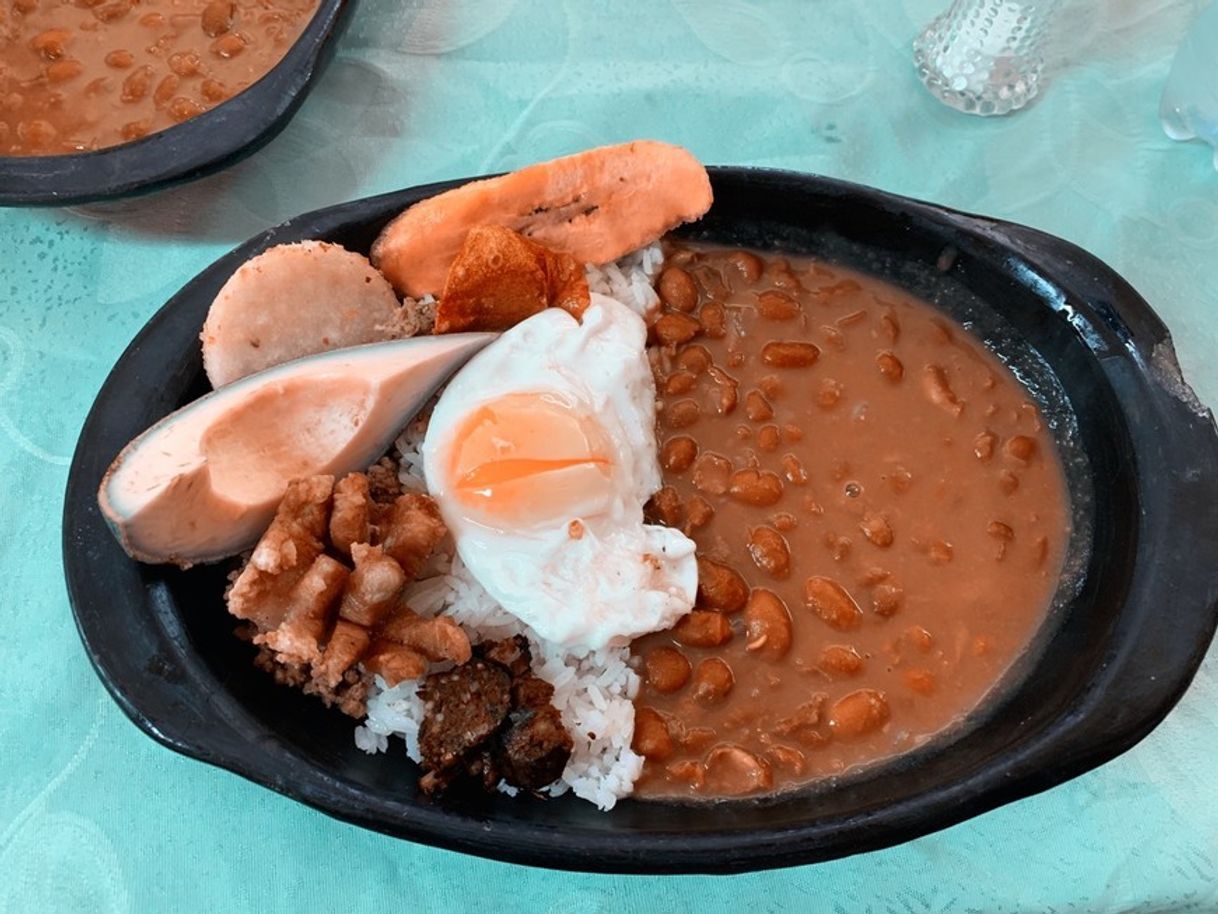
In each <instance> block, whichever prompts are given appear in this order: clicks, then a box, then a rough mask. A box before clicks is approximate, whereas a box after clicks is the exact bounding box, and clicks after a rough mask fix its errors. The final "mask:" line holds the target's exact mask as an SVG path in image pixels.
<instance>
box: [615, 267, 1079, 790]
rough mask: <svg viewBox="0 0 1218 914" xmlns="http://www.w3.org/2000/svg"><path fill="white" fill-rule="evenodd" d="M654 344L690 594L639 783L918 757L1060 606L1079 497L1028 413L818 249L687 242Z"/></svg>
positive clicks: (951, 334) (651, 694)
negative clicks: (763, 251) (798, 254)
mask: <svg viewBox="0 0 1218 914" xmlns="http://www.w3.org/2000/svg"><path fill="white" fill-rule="evenodd" d="M657 287H658V291H659V293H660V296H661V299H662V302H663V306H662V308H661V309H660V311H659V313H658V314H657V315H656V317H655V320H654V323H653V326H652V334H653V337H654V340H653V341H654V343H655V346H654V347H653V349H652V356H653V364H654V365H655V368H656V375H657V383H658V387H659V392H660V393H659V399H660V412H659V440H660V443H661V463H662V466H663V470H664V481H665V487H664V488H663V489H662V490H661V491H660V492H659V493H658V494H657V495H656V497H655V498H654V499H653V501H652V503H651V504H650V505H649V512H650V515H651V517H652V519H653V520H656V521H658V522H661V523H665V524H669V525H671V526H675V527H680V528H681V529H683V530H684V531H685V532H686V533H687V534H688V535H689V536H691V537H692V538H693V539H694V540H695V542H696V543H697V547H698V557H699V559H698V566H699V587H698V605H697V606H696V608H695V609H694V611H693V612H691V613H690V614H689V615H688V616H687V617H685V618H684V619H683V620H682V621H681V622H680V623H679V624H678V625H677V626H676V627H675V628H674V629H673V630H672V631H668V632H661V633H658V634H654V635H649V636H647V637H645V638H642V639H639V640H638V641H636V642H635V645H634V650H635V654H636V656H637V658H638V660H639V664H640V670H641V672H642V674H643V686H642V689H641V691H640V694H639V696H638V698H637V700H636V709H637V714H636V727H635V748H636V750H637V751H639V752H640V753H641V754H643V755H644V756H645V757H646V759H647V763H646V766H645V768H644V773H643V777H642V778H641V779H640V781H639V783H638V786H637V789H636V793H637V794H639V795H643V796H647V795H651V796H673V795H681V796H691V795H692V796H700V797H717V796H732V795H741V794H747V793H764V792H768V791H774V790H779V789H782V788H785V787H790V786H793V785H796V784H802V783H806V782H809V781H813V780H816V779H819V778H823V777H826V776H829V775H835V774H838V773H841V772H844V771H846V770H848V769H851V768H854V767H856V766H861V765H866V764H869V763H872V762H875V761H878V760H881V759H885V758H889V757H891V756H894V755H897V754H899V753H902V752H906V751H908V750H910V749H912V748H914V747H916V746H918V745H920V744H922V743H924V742H926V741H927V740H928V739H930V738H931V737H933V736H934V735H935V734H936V733H939V732H940V731H942V730H944V729H945V728H947V727H949V726H951V725H952V724H953V723H955V722H957V721H959V720H960V719H961V717H962V716H963V715H964V714H966V713H967V712H969V711H970V710H972V709H973V708H974V707H976V706H977V705H978V704H979V703H980V702H981V701H982V700H983V699H984V698H985V696H986V693H987V692H989V691H990V689H991V688H992V687H993V686H994V685H995V684H996V683H997V682H998V680H999V679H1000V678H1001V677H1002V676H1003V674H1004V673H1005V672H1006V671H1007V669H1008V668H1009V667H1010V666H1011V664H1012V662H1013V661H1014V660H1015V659H1016V657H1017V656H1018V655H1019V654H1020V653H1021V652H1022V651H1023V650H1024V649H1025V648H1026V647H1027V646H1028V644H1029V642H1030V640H1031V639H1032V637H1033V635H1034V633H1035V632H1036V630H1037V628H1038V626H1039V625H1040V624H1041V622H1042V621H1043V620H1044V619H1045V617H1046V614H1047V612H1048V608H1049V605H1050V602H1051V600H1052V597H1053V593H1054V591H1055V588H1056V584H1057V581H1058V577H1059V574H1060V572H1061V568H1062V562H1063V554H1064V551H1065V546H1066V543H1067V540H1068V538H1069V537H1068V535H1069V527H1070V520H1069V506H1068V497H1067V493H1066V488H1065V480H1064V476H1063V472H1062V467H1061V464H1060V462H1059V458H1058V455H1057V453H1056V449H1055V445H1054V443H1053V441H1052V439H1051V438H1050V436H1049V435H1048V434H1047V432H1046V429H1045V426H1044V421H1043V419H1042V417H1041V414H1040V412H1039V411H1038V409H1037V407H1036V406H1035V405H1034V404H1033V403H1032V401H1031V400H1030V399H1029V397H1028V394H1027V392H1026V391H1025V390H1024V389H1023V388H1022V387H1021V385H1020V384H1019V383H1018V382H1017V381H1016V379H1015V377H1014V376H1013V375H1012V374H1011V373H1010V372H1009V371H1008V370H1007V369H1006V368H1005V367H1004V366H1003V365H1002V364H1001V363H999V362H998V360H997V359H995V358H994V357H993V356H992V355H991V354H990V353H989V352H988V351H987V350H986V349H985V347H984V346H983V345H982V344H981V343H980V341H978V340H977V339H975V338H973V337H972V336H971V335H970V334H969V333H968V332H967V331H966V330H965V329H963V328H962V327H960V326H958V325H956V324H954V323H953V322H951V321H950V320H948V319H947V318H945V317H944V316H943V315H942V314H941V313H939V312H938V311H936V310H935V309H933V308H932V307H930V306H929V305H926V304H923V303H922V302H919V301H915V300H912V299H911V298H910V297H909V296H908V295H907V294H905V293H903V292H901V291H900V290H899V289H897V288H895V287H893V286H890V285H887V284H886V283H884V282H881V281H878V280H876V279H873V278H869V277H866V276H863V275H860V274H857V273H853V272H850V271H849V270H846V269H842V268H840V267H836V266H832V267H831V266H828V265H826V264H824V263H819V262H816V261H814V260H807V259H797V258H780V257H775V256H770V255H760V254H754V253H750V252H745V251H728V250H722V249H717V248H712V247H706V246H686V245H670V247H669V249H668V259H667V261H666V264H665V269H664V271H663V273H662V274H661V275H660V278H659V281H658V286H657Z"/></svg>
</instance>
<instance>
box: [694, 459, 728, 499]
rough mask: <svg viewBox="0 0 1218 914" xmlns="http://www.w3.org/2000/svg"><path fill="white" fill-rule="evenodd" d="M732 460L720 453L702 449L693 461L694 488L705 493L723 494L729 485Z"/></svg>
mask: <svg viewBox="0 0 1218 914" xmlns="http://www.w3.org/2000/svg"><path fill="white" fill-rule="evenodd" d="M731 478H732V462H731V461H730V460H728V459H727V458H726V457H724V456H723V455H722V454H716V453H715V452H714V451H703V452H702V453H701V454H699V455H698V459H697V460H695V461H694V474H693V482H694V488H695V489H697V490H698V491H699V492H704V493H705V494H707V495H723V494H724V493H725V492H727V490H728V488H729V486H730V485H731Z"/></svg>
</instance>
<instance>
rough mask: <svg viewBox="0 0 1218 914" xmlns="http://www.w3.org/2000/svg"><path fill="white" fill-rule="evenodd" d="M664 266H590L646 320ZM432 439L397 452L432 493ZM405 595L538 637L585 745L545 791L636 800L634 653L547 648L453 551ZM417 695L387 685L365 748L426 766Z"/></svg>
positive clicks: (606, 288)
mask: <svg viewBox="0 0 1218 914" xmlns="http://www.w3.org/2000/svg"><path fill="white" fill-rule="evenodd" d="M663 260H664V255H663V253H662V252H661V250H660V246H659V244H652V245H650V246H649V247H646V248H643V249H641V250H639V251H636V252H634V253H633V254H630V255H628V256H626V257H624V258H622V259H621V260H619V261H617V262H616V263H611V264H607V265H606V266H603V267H592V266H590V267H588V271H587V272H588V285H589V288H590V289H591V291H593V292H599V293H600V294H602V295H608V296H609V297H611V298H615V299H617V300H618V301H619V302H621V303H623V304H625V305H627V306H629V307H630V308H633V309H634V310H635V311H637V312H638V313H639V314H641V315H644V316H645V315H646V314H647V312H648V311H650V310H651V309H652V308H654V307H655V306H656V305H657V304H658V302H659V299H658V298H657V296H656V293H655V290H654V288H653V281H654V279H655V275H656V273H657V272H658V271H659V269H660V266H661V264H662V263H663ZM426 431H427V423H426V419H425V418H423V419H419V420H416V421H415V422H414V423H412V424H411V425H410V427H408V428H407V429H406V431H405V432H403V433H402V436H401V437H400V438H399V439H398V441H397V444H396V448H397V452H398V456H399V458H400V460H401V471H400V473H399V476H400V478H401V481H402V485H403V486H404V487H405V488H407V489H408V490H411V491H425V490H426V483H425V482H424V479H423V463H422V457H421V456H420V454H419V446H420V445H421V444H422V441H423V436H424V434H425V433H426ZM405 596H406V601H407V603H409V604H410V606H411V608H412V609H414V610H415V612H418V613H420V614H422V615H427V616H431V615H435V614H437V613H440V612H443V613H444V614H445V615H446V616H448V617H449V618H450V619H452V620H454V621H455V622H457V623H458V624H460V625H461V626H462V627H463V628H464V629H465V631H466V632H467V633H468V634H469V636H470V640H471V641H472V642H475V643H477V642H479V641H487V640H491V641H493V640H498V639H501V638H508V637H511V636H513V635H516V634H522V635H524V636H525V637H526V638H528V641H529V646H530V648H531V649H532V654H533V671H534V672H535V673H536V674H537V675H538V676H540V677H541V678H542V679H544V680H545V681H546V682H548V683H550V684H551V685H552V686H554V699H553V702H554V706H555V707H557V708H558V710H559V712H560V713H561V714H562V719H563V724H564V725H565V726H566V728H567V731H568V732H569V733H570V734H571V737H572V739H573V740H574V741H575V746H574V750H573V751H572V753H571V759H570V761H569V762H568V763H567V767H566V769H565V770H564V771H563V774H562V778H561V779H560V780H558V781H556V782H555V783H554V784H552V785H550V786H549V787H548V788H547V789H546V791H545V792H547V793H549V794H551V795H553V796H557V795H559V794H562V793H565V792H567V791H568V790H570V791H572V792H574V794H575V795H576V796H578V797H582V798H583V799H585V800H588V801H589V802H592V803H595V804H596V805H597V806H598V807H600V808H601V809H611V808H612V807H613V805H614V804H615V803H616V802H617V800H618V798H619V797H624V796H626V795H627V794H629V793H630V792H631V790H632V789H633V787H634V782H635V780H637V779H638V776H639V774H640V773H641V772H642V770H643V759H642V757H641V756H639V755H638V754H636V753H635V752H633V751H632V750H631V748H630V742H631V739H632V738H633V736H634V704H633V700H634V697H635V695H636V694H637V693H638V689H639V677H638V674H636V673H635V672H634V670H633V669H631V668H630V665H629V662H628V661H629V658H630V649H629V648H625V647H623V648H608V649H605V650H600V651H595V652H593V653H591V654H586V655H584V656H577V655H574V654H571V653H569V652H566V651H564V650H562V649H560V648H556V647H554V646H553V645H550V644H547V643H545V642H542V641H540V640H539V639H538V638H537V636H536V635H535V634H534V633H533V632H532V631H531V630H530V629H529V628H528V627H527V626H525V625H524V624H523V623H522V622H520V621H519V620H518V619H517V618H516V617H515V616H513V615H511V614H510V613H508V612H507V611H506V610H504V609H503V607H501V606H500V605H499V604H498V603H496V602H495V601H494V599H492V598H491V596H490V595H489V594H488V593H487V592H486V591H485V590H484V589H483V587H482V585H480V584H479V583H478V582H477V581H476V580H474V577H473V576H472V575H471V574H470V573H469V570H468V569H467V568H466V567H465V565H464V563H462V562H461V559H460V557H459V556H455V550H454V549H453V547H452V544H451V543H449V544H448V546H447V548H446V549H444V550H441V551H440V552H439V553H437V555H436V556H435V557H433V559H432V561H431V563H430V564H429V566H428V568H426V569H425V570H424V573H423V575H422V576H421V577H420V578H419V579H418V580H417V581H415V582H414V583H412V584H411V585H410V586H409V587H408V588H407V590H406V595H405ZM417 689H418V683H416V682H404V683H401V684H400V685H398V686H395V687H394V688H386V686H385V683H384V682H383V681H382V680H381V679H380V677H377V680H376V683H375V685H374V686H373V688H372V690H371V692H370V693H369V697H368V716H367V719H366V720H365V721H364V723H363V725H361V726H359V727H357V728H356V730H355V744H356V745H357V746H358V747H359V748H360V749H363V750H364V751H365V752H370V753H372V752H385V751H386V750H387V749H388V748H389V738H390V737H391V736H400V737H401V738H402V739H403V741H404V742H405V744H406V753H407V755H409V757H410V758H412V759H414V760H415V761H416V762H417V761H419V724H420V723H421V722H422V719H423V702H422V700H421V699H420V698H419V697H418V694H417ZM499 789H500V790H502V791H503V792H505V793H508V794H514V793H515V792H516V791H515V790H514V789H513V788H511V787H510V786H508V785H507V784H501V785H500V788H499Z"/></svg>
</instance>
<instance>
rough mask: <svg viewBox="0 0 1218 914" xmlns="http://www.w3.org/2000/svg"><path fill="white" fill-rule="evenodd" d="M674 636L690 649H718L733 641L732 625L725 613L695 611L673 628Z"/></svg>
mask: <svg viewBox="0 0 1218 914" xmlns="http://www.w3.org/2000/svg"><path fill="white" fill-rule="evenodd" d="M672 635H673V637H674V638H676V640H677V641H678V642H680V643H681V644H684V645H686V646H688V647H718V646H719V645H721V644H727V642H728V641H730V640H731V639H732V625H731V623H730V622H728V620H727V616H725V615H723V613H718V612H715V611H714V610H711V609H694V610H691V611H690V612H688V613H686V614H685V615H684V616H682V617H681V620H680V621H679V622H677V624H676V625H674V626H673V628H672Z"/></svg>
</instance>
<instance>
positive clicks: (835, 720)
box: [829, 689, 891, 739]
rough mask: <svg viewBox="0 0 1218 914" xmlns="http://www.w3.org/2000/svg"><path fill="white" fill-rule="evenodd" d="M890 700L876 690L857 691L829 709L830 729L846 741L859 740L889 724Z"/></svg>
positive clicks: (842, 698)
mask: <svg viewBox="0 0 1218 914" xmlns="http://www.w3.org/2000/svg"><path fill="white" fill-rule="evenodd" d="M890 716H891V712H890V711H889V709H888V699H887V698H886V697H885V696H884V693H883V692H880V691H878V690H876V689H855V690H854V691H853V692H851V693H850V694H848V695H845V696H843V697H841V698H839V699H838V700H837V701H835V702H834V703H833V705H832V706H831V707H830V708H829V729H830V730H831V731H832V732H833V733H834V734H836V735H837V736H840V737H842V738H844V739H857V738H858V737H860V736H866V735H867V734H868V733H871V732H872V731H874V730H877V729H879V728H880V727H882V726H883V725H884V724H886V723H887V722H888V718H889V717H890Z"/></svg>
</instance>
